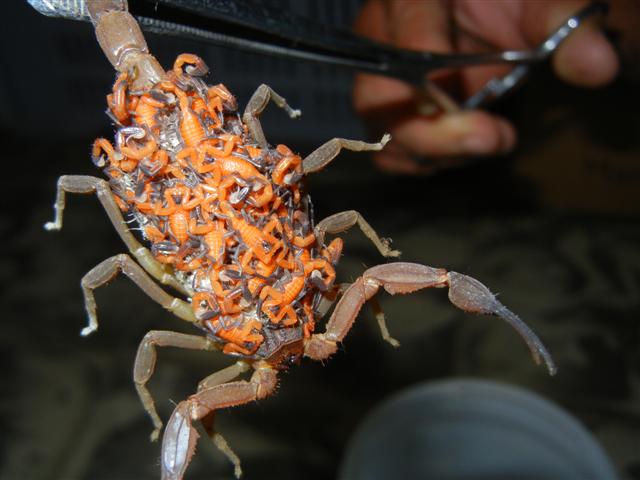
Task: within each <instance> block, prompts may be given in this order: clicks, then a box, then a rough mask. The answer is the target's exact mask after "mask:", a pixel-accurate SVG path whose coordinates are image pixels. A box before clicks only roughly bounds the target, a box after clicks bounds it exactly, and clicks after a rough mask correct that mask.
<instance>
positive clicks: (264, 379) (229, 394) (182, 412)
mask: <svg viewBox="0 0 640 480" xmlns="http://www.w3.org/2000/svg"><path fill="white" fill-rule="evenodd" d="M254 368H255V372H254V373H253V375H252V376H251V379H250V380H249V381H244V380H241V381H235V382H228V383H223V384H219V385H214V386H211V387H208V388H204V389H202V390H200V391H198V392H197V393H195V394H194V395H191V396H190V397H189V398H188V399H187V400H184V401H182V402H180V403H179V404H178V405H177V406H176V408H175V410H174V411H173V414H172V415H171V418H170V419H169V421H168V422H167V427H166V428H165V431H164V437H163V439H162V456H161V463H162V479H163V480H180V479H182V477H183V475H184V472H185V471H186V469H187V467H188V466H189V462H190V461H191V457H192V456H193V454H194V453H195V449H196V441H197V440H198V432H197V431H196V429H195V428H194V427H193V425H192V423H191V422H192V421H193V420H203V419H205V418H206V419H207V420H211V418H212V417H211V415H212V414H213V413H214V412H215V411H216V410H218V409H220V408H226V407H234V406H237V405H242V404H244V403H249V402H252V401H255V400H260V399H262V398H265V397H266V396H268V395H270V394H271V393H273V391H274V390H275V388H276V384H277V374H276V371H275V370H274V369H273V368H271V367H270V366H269V365H268V364H266V363H264V362H259V363H257V364H255V365H254ZM208 428H209V429H210V428H211V425H208ZM214 441H215V439H214ZM224 444H226V442H224ZM217 445H221V444H220V443H217ZM227 447H228V446H227ZM223 451H224V449H223ZM225 453H226V452H225ZM234 455H235V454H234ZM227 456H229V455H227ZM236 458H237V457H236ZM234 466H235V472H234V473H235V475H236V477H239V476H240V475H241V473H242V471H241V470H240V465H239V464H237V465H234Z"/></svg>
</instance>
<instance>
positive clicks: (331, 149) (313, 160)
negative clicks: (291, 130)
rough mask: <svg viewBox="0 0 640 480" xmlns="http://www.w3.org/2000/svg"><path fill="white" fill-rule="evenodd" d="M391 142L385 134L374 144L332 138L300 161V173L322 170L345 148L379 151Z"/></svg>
mask: <svg viewBox="0 0 640 480" xmlns="http://www.w3.org/2000/svg"><path fill="white" fill-rule="evenodd" d="M389 140H391V135H389V134H388V133H385V134H384V136H383V137H382V139H381V140H380V141H379V142H376V143H367V142H363V141H360V140H348V139H346V138H333V139H331V140H329V141H328V142H327V143H325V144H323V145H320V146H319V147H318V148H316V149H315V150H314V151H313V152H311V153H310V154H309V155H308V156H307V157H306V158H305V159H304V160H302V171H303V172H304V173H305V174H308V173H314V172H317V171H319V170H322V169H323V168H324V167H326V166H327V165H329V163H331V161H332V160H333V159H334V158H336V157H337V156H338V154H339V153H340V150H342V149H343V148H346V149H347V150H352V151H354V152H366V151H379V150H382V149H383V148H384V146H385V145H386V144H387V142H389Z"/></svg>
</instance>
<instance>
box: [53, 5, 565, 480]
mask: <svg viewBox="0 0 640 480" xmlns="http://www.w3.org/2000/svg"><path fill="white" fill-rule="evenodd" d="M116 3H120V2H116ZM114 5H115V3H114V4H113V5H112V4H111V3H110V2H108V1H101V2H89V3H88V6H89V10H90V14H91V19H92V21H93V23H94V26H95V30H96V35H97V37H98V41H99V43H100V45H101V47H102V49H103V50H104V52H105V54H106V56H107V58H108V59H109V61H110V62H111V63H112V65H113V66H114V68H115V69H116V70H117V72H118V76H117V79H116V81H115V84H114V86H113V91H112V93H111V94H110V95H109V96H108V101H107V104H108V113H109V115H110V116H111V118H112V119H113V120H114V121H115V123H116V129H117V132H116V135H115V142H114V143H111V142H109V141H108V140H106V139H98V140H97V141H96V142H95V143H94V147H93V152H92V153H93V155H92V158H93V161H94V163H95V164H96V166H98V167H100V168H102V169H103V172H104V175H105V176H106V179H101V178H96V177H91V176H78V175H65V176H62V177H60V179H59V181H58V188H57V198H56V202H55V205H54V207H55V219H54V220H53V221H52V222H49V223H47V224H46V225H45V227H46V228H47V229H48V230H60V229H61V228H62V218H63V211H64V208H65V194H66V193H83V194H95V195H96V196H97V197H98V199H99V201H100V202H101V204H102V206H103V207H104V209H105V211H106V213H107V215H108V216H109V219H110V220H111V222H112V224H113V226H114V227H115V229H116V231H117V233H118V234H119V235H120V237H121V239H122V240H123V241H124V243H125V245H126V247H127V249H128V252H129V253H128V254H124V253H123V254H119V255H116V256H114V257H111V258H108V259H107V260H105V261H103V262H102V263H100V264H99V265H97V266H96V267H95V268H93V269H92V270H90V271H89V272H88V273H87V274H86V275H85V276H84V277H83V278H82V281H81V286H82V290H83V293H84V300H85V305H86V310H87V314H88V324H87V326H86V327H85V328H84V329H83V330H82V332H81V334H82V335H89V334H90V333H92V332H94V331H95V330H96V329H97V328H98V320H97V314H96V303H95V300H94V294H93V291H94V290H95V289H96V288H98V287H101V286H103V285H105V284H106V283H107V282H109V281H110V280H111V279H113V278H114V277H115V276H116V275H118V274H119V273H123V274H125V275H126V276H127V277H129V278H130V279H131V280H132V281H133V282H134V283H135V284H137V285H138V287H140V288H141V289H142V290H143V291H144V292H145V293H146V294H147V295H149V296H150V297H151V298H152V299H153V300H155V301H156V302H157V303H159V304H160V305H161V306H162V307H164V308H165V309H167V310H169V311H170V312H173V313H174V314H175V315H176V316H177V317H178V318H180V319H182V320H185V321H186V322H189V323H191V324H193V326H194V327H195V328H196V329H197V330H198V331H199V332H198V334H194V335H190V334H189V335H188V334H183V333H176V332H171V331H157V330H152V331H150V332H148V333H147V334H146V335H145V337H144V339H143V340H142V342H141V343H140V346H139V348H138V352H137V355H136V359H135V363H134V382H135V388H136V390H137V392H138V395H139V396H140V400H141V402H142V405H143V407H144V409H145V410H146V411H147V413H148V414H149V416H150V417H151V420H152V422H153V425H154V430H153V433H152V435H151V438H152V440H155V439H157V438H158V436H159V434H160V432H161V429H162V427H163V422H162V420H161V419H160V417H159V415H158V413H157V411H156V407H155V404H154V401H153V398H152V396H151V393H150V392H149V390H148V389H147V382H148V381H149V379H150V378H151V376H152V374H153V372H154V369H155V364H156V348H157V347H167V346H171V347H179V348H185V349H193V350H207V351H209V350H217V351H222V352H223V353H225V354H228V355H231V356H233V357H235V359H236V361H235V363H233V364H232V365H231V366H229V367H227V368H225V369H223V370H221V371H219V372H216V373H214V374H212V375H210V376H208V377H206V378H205V379H204V380H202V381H201V382H200V384H199V385H198V387H197V390H196V391H195V392H194V393H193V394H192V395H191V396H189V397H188V398H187V399H186V400H183V401H181V402H180V403H178V405H177V406H176V407H175V409H174V411H173V414H172V415H171V417H170V418H169V420H168V422H167V425H166V428H165V431H164V437H163V441H162V456H161V469H162V478H163V479H167V480H169V479H181V478H182V477H183V475H184V473H185V471H186V469H187V467H188V465H189V463H190V460H191V458H192V456H193V455H194V453H195V448H196V441H197V438H198V433H197V431H196V429H195V427H194V424H195V423H196V422H201V423H202V424H203V425H204V427H205V430H206V431H207V433H208V434H209V435H210V437H211V438H212V439H213V441H214V442H215V444H216V446H218V448H220V449H221V450H222V451H223V452H224V453H225V454H226V456H227V457H228V458H229V460H230V461H231V462H232V463H233V465H234V467H235V470H234V472H235V475H236V476H237V477H239V476H240V474H241V468H240V461H239V459H238V457H237V456H236V455H235V453H233V451H232V450H231V448H230V447H229V446H228V445H227V443H226V441H225V440H224V438H223V437H222V436H221V435H220V434H219V433H217V432H215V431H214V430H213V427H212V425H213V415H214V413H215V412H216V410H219V409H222V408H226V407H232V406H236V405H241V404H245V403H248V402H253V401H256V400H259V399H263V398H265V397H267V396H269V395H270V394H272V393H273V392H274V391H275V389H276V385H277V383H278V372H279V371H281V370H286V369H287V368H289V367H291V366H293V365H295V364H297V363H299V362H300V360H301V359H302V357H307V358H311V359H313V360H320V361H323V360H326V359H327V358H329V357H330V356H331V355H332V354H334V353H335V352H336V351H337V348H338V344H340V343H341V342H342V341H343V340H344V338H345V336H346V335H347V333H348V332H349V330H350V329H351V327H352V325H353V323H354V321H355V319H356V317H357V315H358V313H359V311H360V309H361V308H362V306H363V305H364V303H366V302H367V301H368V300H369V299H371V298H372V297H373V296H374V295H376V294H377V293H378V291H379V290H380V289H381V288H382V289H384V290H386V291H387V292H388V293H390V294H392V295H394V294H398V293H399V294H406V293H411V292H414V291H417V290H420V289H423V288H434V287H446V288H448V292H449V293H448V294H449V299H450V301H451V302H452V303H453V304H454V305H455V306H456V307H458V308H460V309H462V310H464V311H467V312H472V313H479V314H487V315H497V316H499V317H501V318H503V319H504V320H506V321H507V322H508V323H509V324H511V325H512V326H513V327H514V328H515V329H516V330H517V331H518V332H519V333H520V335H521V336H522V337H523V338H524V340H525V342H526V343H527V345H528V346H529V349H530V350H531V353H532V355H533V357H534V360H535V361H536V362H537V363H542V362H544V363H545V364H546V366H547V368H548V370H549V372H550V373H551V374H553V373H554V372H555V366H554V364H553V360H552V359H551V356H550V355H549V353H548V352H547V350H546V349H545V347H544V346H543V345H542V343H541V341H540V340H539V339H538V337H537V336H536V335H535V334H534V333H533V332H532V331H531V330H530V329H529V327H527V326H526V325H525V324H524V323H523V322H522V320H520V318H519V317H518V316H516V315H515V314H514V313H512V312H511V311H510V310H508V309H507V308H506V307H505V306H503V305H502V304H501V303H500V302H499V301H498V300H497V299H496V297H495V296H494V295H493V294H492V293H491V292H490V291H489V290H488V288H487V287H485V286H484V285H483V284H482V283H480V282H479V281H478V280H475V279H473V278H471V277H468V276H466V275H462V274H460V273H456V272H450V271H447V270H444V269H442V268H433V267H429V266H425V265H420V264H416V263H406V262H392V263H386V264H384V265H379V266H375V267H373V268H369V269H367V270H366V271H364V272H363V274H362V275H361V276H360V277H359V278H357V279H356V280H355V281H354V282H353V283H352V284H350V285H345V284H341V285H338V284H336V283H334V280H335V265H336V263H337V262H338V259H339V257H340V254H341V251H342V240H340V239H339V238H335V239H334V240H333V241H331V242H330V243H329V244H325V237H326V236H327V235H336V234H339V233H341V232H344V231H346V230H347V229H349V228H351V227H354V226H356V225H357V226H358V227H359V228H360V230H361V231H362V232H363V233H364V234H365V235H366V236H367V237H368V238H369V239H370V240H371V241H372V243H373V244H374V245H375V247H376V248H377V250H378V251H379V252H380V253H381V254H382V256H383V257H385V258H393V257H397V256H399V254H400V252H398V251H397V250H393V249H391V247H390V245H389V241H387V240H384V239H382V238H380V237H379V236H378V234H377V233H376V232H375V231H374V230H373V228H372V227H371V226H370V225H369V224H368V223H367V222H366V221H365V220H364V218H363V217H362V216H361V215H360V214H359V213H358V212H356V211H354V210H350V211H345V212H340V213H336V214H334V215H331V216H330V217H328V218H325V219H324V220H321V221H320V222H318V223H317V224H315V225H314V220H313V218H311V215H310V201H309V197H308V195H307V193H306V191H305V189H304V184H303V180H304V177H305V176H306V175H309V174H312V173H314V172H317V171H319V170H321V169H322V168H324V167H326V166H327V165H328V164H329V163H330V162H331V161H332V160H333V159H334V158H335V157H336V156H337V155H338V153H339V152H340V150H342V149H348V150H353V151H374V150H380V149H382V148H383V147H384V146H385V144H386V143H387V142H388V141H389V136H388V135H385V136H384V137H383V138H382V139H381V140H380V141H379V142H374V143H367V142H362V141H357V140H348V139H343V138H334V139H332V140H329V141H328V142H326V143H325V144H324V145H322V146H320V147H319V148H317V149H316V150H315V151H313V152H312V153H311V154H309V155H308V156H306V157H305V158H302V157H300V156H298V155H296V154H295V153H293V152H292V151H291V150H290V149H289V148H288V147H286V146H284V145H278V146H276V147H272V146H271V145H269V143H268V142H267V140H266V138H265V136H264V133H263V131H262V128H261V126H260V122H259V119H258V117H259V115H260V114H261V112H262V111H263V110H264V109H265V108H266V106H267V104H268V103H269V101H273V102H274V103H275V104H276V105H277V106H278V107H280V108H282V109H284V110H285V111H286V113H287V114H288V115H289V116H290V117H292V118H293V117H296V116H298V115H299V111H297V110H294V109H292V108H291V107H290V106H289V105H288V104H287V102H286V100H285V99H284V98H282V97H281V96H280V95H278V94H277V93H275V92H274V91H273V90H272V89H271V88H270V87H268V86H266V85H261V86H260V87H258V89H257V90H256V92H255V93H254V94H253V96H252V97H251V99H250V100H249V102H248V104H247V107H246V109H245V111H244V113H243V114H242V115H240V114H239V113H238V111H237V107H236V101H235V98H233V96H232V95H231V94H230V93H229V91H228V90H227V89H226V87H224V86H223V85H222V84H218V85H216V86H213V87H211V86H208V85H206V84H205V82H204V81H203V80H202V78H201V77H202V76H203V75H204V74H206V73H207V71H208V69H207V67H206V65H205V63H204V62H203V61H202V60H201V59H200V58H199V57H197V56H195V55H192V54H183V55H180V56H179V57H178V59H177V60H176V62H175V64H174V66H173V68H172V69H171V70H169V71H168V72H165V70H164V69H163V68H162V67H161V66H160V64H159V63H158V62H157V61H156V59H155V58H154V57H153V56H152V55H151V54H150V53H149V52H148V49H147V45H146V43H145V40H144V37H143V36H142V33H141V31H140V29H139V26H138V24H137V22H136V21H135V19H134V18H133V17H132V16H131V15H130V14H129V13H128V12H127V11H125V10H124V9H122V8H118V7H117V6H114ZM124 215H127V216H130V217H132V219H133V220H135V222H136V223H137V224H138V226H139V228H138V230H139V231H140V236H141V238H137V237H136V236H135V235H134V234H133V233H132V232H131V231H130V229H129V227H128V223H126V222H125V219H124ZM163 286H164V287H170V288H171V289H172V290H173V291H174V292H176V296H174V295H171V294H169V293H167V291H165V289H164V288H163ZM337 298H339V299H338V300H337V301H336V299H337ZM332 306H333V312H332V313H331V315H330V317H329V319H328V320H327V321H326V323H325V324H324V326H323V327H322V326H321V325H320V324H319V321H320V320H321V319H322V317H323V316H324V314H325V313H327V312H328V310H329V309H330V308H331V307H332ZM376 316H377V318H378V321H379V323H380V325H381V328H382V329H383V331H384V332H385V333H384V334H383V336H384V338H385V339H386V340H387V341H389V342H390V343H392V344H395V343H396V342H395V340H394V339H392V338H391V337H389V335H388V334H387V333H386V326H385V324H384V316H383V314H382V313H381V312H377V313H376ZM248 371H252V372H253V373H252V374H251V375H250V376H249V378H248V379H246V380H237V377H240V376H241V375H242V374H244V373H246V372H248Z"/></svg>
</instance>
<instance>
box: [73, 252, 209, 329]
mask: <svg viewBox="0 0 640 480" xmlns="http://www.w3.org/2000/svg"><path fill="white" fill-rule="evenodd" d="M120 272H122V273H124V274H125V275H126V276H127V277H129V278H130V279H131V280H133V282H134V283H135V284H136V285H137V286H138V287H140V289H141V290H142V291H143V292H144V293H146V294H147V295H148V296H149V297H151V298H152V299H153V300H155V301H156V302H157V303H159V304H160V305H161V306H162V307H163V308H165V309H167V310H169V311H170V312H172V313H173V314H174V315H176V316H177V317H179V318H181V319H183V320H186V321H188V322H192V323H194V322H196V321H197V319H196V317H195V315H194V313H193V310H192V308H191V305H190V304H188V303H187V302H185V301H184V300H180V299H179V298H176V297H172V296H171V295H169V294H168V293H167V292H165V291H164V290H163V289H162V288H160V286H159V285H158V284H157V283H155V282H154V281H153V279H152V278H151V277H150V276H149V275H147V272H145V271H144V270H143V269H142V267H140V265H138V264H137V263H136V262H134V261H133V259H132V258H131V257H130V256H129V255H126V254H124V253H121V254H119V255H115V256H113V257H111V258H107V259H106V260H104V261H103V262H101V263H99V264H98V265H97V266H95V267H94V268H92V269H91V270H90V271H89V272H88V273H87V274H86V275H85V276H84V277H82V281H81V285H82V292H83V293H84V302H85V307H86V309H87V315H88V317H89V323H88V325H87V326H86V327H85V328H83V329H82V332H80V334H81V335H83V336H86V335H89V334H90V333H92V332H94V331H95V330H97V329H98V317H97V314H96V300H95V297H94V296H93V291H94V290H95V289H96V288H99V287H101V286H103V285H105V284H107V283H109V282H110V281H111V280H113V278H114V277H115V276H116V275H117V274H118V273H120Z"/></svg>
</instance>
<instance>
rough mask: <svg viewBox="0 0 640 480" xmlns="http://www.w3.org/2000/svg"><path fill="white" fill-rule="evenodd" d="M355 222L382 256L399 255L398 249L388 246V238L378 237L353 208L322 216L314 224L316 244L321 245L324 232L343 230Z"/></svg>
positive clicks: (331, 232)
mask: <svg viewBox="0 0 640 480" xmlns="http://www.w3.org/2000/svg"><path fill="white" fill-rule="evenodd" d="M356 224H357V225H358V227H360V230H362V233H364V234H365V236H366V237H367V238H368V239H369V240H371V241H372V242H373V244H374V245H375V246H376V248H377V249H378V251H379V252H380V253H381V254H382V256H383V257H397V256H399V255H400V251H399V250H392V249H391V247H390V246H389V243H390V242H389V240H386V239H382V238H380V237H379V236H378V234H377V233H376V231H375V230H374V229H373V227H371V225H369V223H368V222H367V221H366V220H365V219H364V218H363V217H362V215H360V213H358V212H356V211H355V210H347V211H346V212H339V213H334V214H333V215H331V216H329V217H327V218H324V219H323V220H321V221H320V222H319V223H318V224H317V225H316V228H315V229H314V233H315V236H316V239H317V241H318V244H319V245H322V244H323V243H324V236H325V234H326V233H330V234H335V233H340V232H344V231H346V230H348V229H350V228H351V227H353V226H354V225H356Z"/></svg>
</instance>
